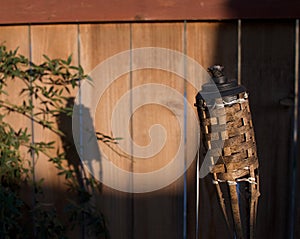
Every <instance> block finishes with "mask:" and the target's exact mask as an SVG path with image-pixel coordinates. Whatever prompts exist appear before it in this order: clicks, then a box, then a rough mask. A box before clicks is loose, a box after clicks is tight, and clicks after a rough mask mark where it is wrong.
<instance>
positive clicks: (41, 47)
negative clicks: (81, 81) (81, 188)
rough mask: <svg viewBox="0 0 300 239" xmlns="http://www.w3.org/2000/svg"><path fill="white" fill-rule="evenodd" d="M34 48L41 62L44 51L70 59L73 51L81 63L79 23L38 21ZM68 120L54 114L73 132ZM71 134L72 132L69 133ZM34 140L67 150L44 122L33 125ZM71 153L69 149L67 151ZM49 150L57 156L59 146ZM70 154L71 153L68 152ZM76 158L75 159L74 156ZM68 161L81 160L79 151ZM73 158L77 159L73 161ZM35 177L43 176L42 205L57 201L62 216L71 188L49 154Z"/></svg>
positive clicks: (59, 124) (33, 34) (36, 59)
mask: <svg viewBox="0 0 300 239" xmlns="http://www.w3.org/2000/svg"><path fill="white" fill-rule="evenodd" d="M31 49H32V61H33V62H34V63H36V64H40V63H42V62H44V61H45V58H44V57H43V55H47V56H48V57H49V58H51V59H57V58H62V59H67V58H68V56H69V55H71V54H72V55H73V61H72V63H73V64H74V65H77V64H78V59H77V54H76V53H77V27H76V25H47V26H44V25H36V26H32V27H31ZM75 93H76V91H73V92H72V93H71V94H70V95H66V97H74V95H75ZM34 104H35V107H36V108H37V107H42V105H39V104H40V103H39V102H37V101H34ZM63 119H65V120H68V117H64V116H63V115H62V116H59V117H58V118H53V119H51V120H53V121H54V122H56V123H57V124H56V127H57V128H58V129H60V130H62V131H63V132H64V133H65V134H67V135H68V134H70V133H71V132H67V131H70V130H68V129H69V128H66V126H67V127H69V126H70V125H71V122H62V121H64V120H63ZM68 137H70V136H68ZM34 140H35V142H40V141H44V142H50V141H54V142H55V146H56V147H59V148H60V151H61V152H62V151H64V150H65V148H64V146H65V143H66V142H64V140H63V139H62V138H61V137H60V136H59V135H57V134H55V133H53V132H51V131H50V130H47V129H45V128H43V127H42V126H41V125H38V124H35V125H34ZM66 153H68V152H66ZM50 154H52V155H51V156H55V154H56V150H53V151H52V152H51V153H50ZM67 156H68V157H69V156H70V155H67ZM75 158H76V159H75ZM68 160H69V163H70V164H73V163H72V162H74V161H75V160H78V157H77V156H76V155H72V158H68ZM72 160H74V161H72ZM35 172H36V179H37V181H38V180H40V179H42V178H43V179H44V180H45V181H44V183H43V188H44V194H43V197H39V200H41V202H42V203H44V204H43V205H47V204H49V205H52V206H53V205H54V206H55V207H56V208H57V209H58V214H59V216H60V217H62V218H63V217H64V214H65V213H64V210H65V208H64V207H65V205H66V200H67V198H68V192H66V189H67V187H66V185H65V179H64V176H58V175H57V173H58V170H57V169H56V168H55V166H54V165H53V163H51V162H48V160H47V158H46V157H45V156H44V155H42V154H40V156H39V158H38V159H37V160H36V165H35Z"/></svg>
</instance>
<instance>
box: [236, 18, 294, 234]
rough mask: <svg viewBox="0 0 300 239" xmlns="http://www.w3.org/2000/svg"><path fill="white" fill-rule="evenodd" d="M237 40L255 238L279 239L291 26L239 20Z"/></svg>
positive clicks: (286, 163) (284, 204) (283, 223)
mask: <svg viewBox="0 0 300 239" xmlns="http://www.w3.org/2000/svg"><path fill="white" fill-rule="evenodd" d="M242 36H243V37H242V45H243V49H242V83H243V84H244V85H245V86H246V87H247V89H248V90H249V92H250V97H249V98H250V99H249V101H250V105H251V109H252V116H253V123H254V128H255V131H256V139H257V147H258V158H259V161H260V177H261V180H260V182H261V187H260V188H261V197H260V200H259V204H258V219H257V232H258V235H257V236H258V238H265V237H272V238H285V237H286V236H287V231H288V225H287V222H288V204H289V198H290V186H289V183H290V156H291V154H290V152H291V142H292V139H291V135H292V120H291V119H292V111H293V110H292V107H288V106H284V105H280V100H282V99H287V98H288V97H289V96H291V95H290V94H291V93H292V92H293V90H294V89H293V88H294V57H293V56H294V23H293V22H292V21H286V22H280V23H274V22H264V23H261V22H260V23H258V22H250V21H244V22H243V28H242Z"/></svg>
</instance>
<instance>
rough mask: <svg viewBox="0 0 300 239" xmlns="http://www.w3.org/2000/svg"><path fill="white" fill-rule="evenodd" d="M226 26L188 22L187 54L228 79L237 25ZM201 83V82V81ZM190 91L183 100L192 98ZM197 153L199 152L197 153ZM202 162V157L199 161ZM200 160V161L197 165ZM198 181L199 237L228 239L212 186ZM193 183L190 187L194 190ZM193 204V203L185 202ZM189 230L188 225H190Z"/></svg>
mask: <svg viewBox="0 0 300 239" xmlns="http://www.w3.org/2000/svg"><path fill="white" fill-rule="evenodd" d="M236 25H237V24H236V22H229V23H217V22H211V23H206V22H204V23H198V22H196V23H193V22H191V23H188V24H187V54H188V56H189V57H192V58H193V59H195V60H196V61H197V62H199V64H200V65H201V66H202V67H203V68H204V69H203V70H205V71H206V70H207V68H208V67H210V66H211V65H215V64H222V65H223V66H225V74H226V75H227V76H228V77H229V78H235V77H236V75H237V67H236V66H237V26H236ZM203 83H204V82H203ZM195 93H197V92H194V91H190V92H188V96H187V97H191V98H192V97H194V98H195ZM200 154H201V152H200ZM202 159H203V158H202ZM201 163H202V161H201V162H200V165H201ZM199 180H200V185H199V187H200V202H199V203H200V208H199V235H200V238H223V237H228V238H229V235H230V234H229V231H228V229H227V227H226V221H225V219H224V216H223V214H222V211H221V207H220V206H219V203H218V201H217V194H216V191H215V187H214V185H213V184H212V179H211V177H210V175H207V176H206V177H204V178H203V179H199ZM195 184H196V183H193V184H192V185H191V187H193V186H194V187H195ZM189 202H190V203H194V202H193V201H189ZM190 206H191V205H190ZM190 227H191V228H190V230H192V226H190Z"/></svg>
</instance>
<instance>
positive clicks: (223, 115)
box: [196, 65, 259, 239]
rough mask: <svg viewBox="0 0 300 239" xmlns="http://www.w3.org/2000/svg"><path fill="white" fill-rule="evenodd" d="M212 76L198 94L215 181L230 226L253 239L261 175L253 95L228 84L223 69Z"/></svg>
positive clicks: (204, 141)
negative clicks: (250, 104) (242, 193)
mask: <svg viewBox="0 0 300 239" xmlns="http://www.w3.org/2000/svg"><path fill="white" fill-rule="evenodd" d="M209 72H210V74H211V76H212V78H213V81H214V83H207V84H204V85H203V86H202V90H201V91H200V92H199V93H198V94H197V96H196V106H197V110H198V115H199V120H200V127H201V134H202V135H201V137H202V144H203V146H204V149H205V150H204V151H205V152H204V153H209V157H210V160H211V164H210V173H211V175H212V179H213V180H212V183H213V184H215V186H216V191H217V195H218V199H219V203H220V206H221V209H222V211H223V214H224V216H225V220H226V221H227V224H228V226H229V228H232V231H233V232H234V235H235V238H239V239H246V238H250V239H253V238H254V237H255V235H254V234H255V233H254V231H255V221H256V213H257V212H256V211H257V203H258V197H259V176H258V158H257V153H256V143H255V137H254V130H253V124H252V120H251V113H250V107H249V102H248V94H247V92H246V89H245V88H244V87H243V86H241V85H238V84H237V81H236V80H231V81H228V80H227V78H226V77H225V76H224V74H223V67H222V66H219V65H216V66H212V67H210V68H209ZM216 90H217V91H218V92H217V93H216V92H215V91H216ZM240 192H246V193H245V195H246V196H244V197H243V198H241V195H240ZM225 195H227V196H228V199H227V200H225V199H224V197H225Z"/></svg>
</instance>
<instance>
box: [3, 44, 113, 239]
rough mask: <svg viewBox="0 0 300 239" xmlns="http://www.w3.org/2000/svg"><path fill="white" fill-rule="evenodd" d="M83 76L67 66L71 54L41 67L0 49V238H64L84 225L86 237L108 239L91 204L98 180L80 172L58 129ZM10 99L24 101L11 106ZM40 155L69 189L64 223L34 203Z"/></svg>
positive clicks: (73, 152) (67, 139)
mask: <svg viewBox="0 0 300 239" xmlns="http://www.w3.org/2000/svg"><path fill="white" fill-rule="evenodd" d="M84 78H85V79H89V78H88V76H87V75H85V73H84V71H83V69H82V67H81V66H74V65H72V57H71V56H70V57H68V59H66V60H63V59H50V58H49V57H47V56H44V62H43V63H41V64H34V63H33V62H30V61H29V59H27V58H26V57H25V56H23V55H20V54H18V50H14V51H12V50H7V49H6V46H5V45H0V239H4V238H5V239H6V238H51V239H52V238H67V231H68V230H72V229H73V228H74V227H75V226H76V225H81V226H84V227H85V231H86V233H87V234H89V235H92V234H94V235H97V237H98V238H99V235H102V236H103V238H108V237H109V235H108V232H107V228H106V225H105V220H104V216H103V215H102V214H101V213H100V212H99V211H98V209H97V208H96V207H95V205H93V203H92V200H91V199H92V192H94V191H95V190H98V189H99V188H100V187H99V182H97V181H96V180H95V179H94V178H93V177H92V176H90V175H87V174H86V173H85V172H84V170H83V167H82V165H81V162H80V160H79V157H78V155H77V153H76V149H75V147H74V143H73V142H72V137H70V134H71V133H70V132H69V131H70V130H68V129H67V130H66V129H65V128H64V127H63V126H61V123H62V121H65V120H66V119H67V120H69V122H70V117H71V116H72V109H73V104H74V103H73V102H72V95H71V92H72V91H74V89H76V88H77V87H78V85H79V82H80V79H84ZM13 82H15V84H18V85H20V86H22V87H21V90H20V92H13V96H12V95H10V93H11V91H9V90H7V89H8V87H9V86H10V84H11V83H13ZM14 97H19V98H20V99H23V100H22V101H21V102H20V103H17V104H16V103H13V102H14V101H13V98H14ZM11 114H16V115H18V117H24V118H27V119H29V120H30V121H31V122H33V123H34V124H36V125H40V126H41V127H42V128H43V129H44V130H49V131H51V132H53V133H55V134H57V135H59V136H60V137H61V139H62V142H63V148H64V151H63V152H61V151H60V150H59V148H58V146H57V145H56V143H55V142H54V141H50V142H47V141H40V142H37V141H35V140H34V139H33V138H32V135H31V132H30V131H31V130H30V129H28V128H27V127H19V128H16V127H15V126H14V125H13V124H11V123H10V122H9V121H8V120H7V119H8V116H9V115H11ZM97 137H98V139H99V140H102V141H103V142H104V143H106V144H111V143H112V144H115V143H116V139H114V138H111V137H109V136H106V135H104V134H101V133H97ZM41 155H43V158H45V157H46V158H47V160H48V161H49V162H52V163H53V164H54V165H55V167H56V168H57V169H58V176H60V177H64V178H65V181H66V184H67V185H68V190H69V192H70V193H71V195H72V198H70V199H69V200H66V201H67V202H68V203H67V204H66V205H65V208H66V214H68V215H69V220H68V221H64V219H62V218H60V215H58V213H57V210H56V208H55V206H54V205H50V206H49V205H47V206H45V205H44V204H43V203H42V201H40V200H39V195H41V194H43V180H40V181H38V182H36V181H35V180H34V173H35V172H34V169H35V168H34V165H33V163H32V162H33V160H32V159H35V160H39V158H40V156H41ZM26 185H27V186H28V187H32V188H33V190H32V191H31V193H33V194H34V197H33V198H34V202H33V203H28V202H27V201H26V200H25V199H24V197H23V196H22V193H21V189H22V187H24V186H26ZM74 195H75V197H74ZM71 199H72V200H71ZM28 218H29V220H31V222H32V223H28ZM28 224H30V225H31V226H28Z"/></svg>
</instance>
